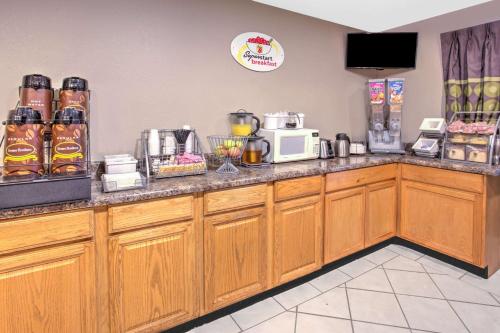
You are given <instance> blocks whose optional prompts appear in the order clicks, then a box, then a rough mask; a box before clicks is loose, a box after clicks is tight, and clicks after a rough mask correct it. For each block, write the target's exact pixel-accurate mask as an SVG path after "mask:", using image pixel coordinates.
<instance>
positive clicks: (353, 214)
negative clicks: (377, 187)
mask: <svg viewBox="0 0 500 333" xmlns="http://www.w3.org/2000/svg"><path fill="white" fill-rule="evenodd" d="M364 235H365V187H363V186H360V187H356V188H352V189H348V190H343V191H338V192H333V193H330V194H327V195H326V196H325V244H324V260H325V263H329V262H332V261H335V260H337V259H340V258H342V257H345V256H347V255H349V254H352V253H354V252H357V251H359V250H362V249H363V248H364V241H365V236H364Z"/></svg>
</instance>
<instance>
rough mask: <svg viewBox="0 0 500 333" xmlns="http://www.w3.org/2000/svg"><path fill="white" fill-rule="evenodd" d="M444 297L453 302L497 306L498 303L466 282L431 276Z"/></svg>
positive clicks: (446, 276)
mask: <svg viewBox="0 0 500 333" xmlns="http://www.w3.org/2000/svg"><path fill="white" fill-rule="evenodd" d="M431 277H432V279H433V280H434V282H436V284H437V286H438V287H439V290H441V292H442V293H443V294H444V297H445V298H446V299H449V300H454V301H464V302H472V303H481V304H490V305H498V302H497V301H496V300H495V299H493V297H492V296H491V295H490V294H489V293H488V292H487V291H484V290H483V289H479V288H477V287H474V286H472V285H470V284H468V283H466V282H463V281H461V280H458V279H456V278H453V277H450V276H448V275H437V274H431Z"/></svg>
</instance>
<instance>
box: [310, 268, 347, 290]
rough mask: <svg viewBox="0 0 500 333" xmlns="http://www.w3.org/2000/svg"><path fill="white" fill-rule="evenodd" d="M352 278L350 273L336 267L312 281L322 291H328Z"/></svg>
mask: <svg viewBox="0 0 500 333" xmlns="http://www.w3.org/2000/svg"><path fill="white" fill-rule="evenodd" d="M350 279H351V277H350V276H349V275H347V274H345V273H343V272H341V271H339V270H338V269H336V270H333V271H330V272H328V273H326V274H323V275H321V276H319V277H317V278H315V279H314V280H312V281H311V282H310V283H311V284H312V285H313V286H315V287H316V288H318V289H319V290H321V291H327V290H329V289H332V288H335V287H337V286H339V285H341V284H343V283H345V282H346V281H349V280H350Z"/></svg>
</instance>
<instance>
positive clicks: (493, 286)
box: [461, 270, 500, 295]
mask: <svg viewBox="0 0 500 333" xmlns="http://www.w3.org/2000/svg"><path fill="white" fill-rule="evenodd" d="M461 280H462V281H465V282H467V283H470V284H472V285H474V286H476V287H479V288H481V289H484V290H486V291H489V292H491V293H493V294H495V295H500V270H499V271H498V272H496V273H495V274H493V275H492V276H490V277H489V278H488V279H483V278H482V277H479V276H476V275H473V274H471V273H467V274H465V276H464V277H462V278H461Z"/></svg>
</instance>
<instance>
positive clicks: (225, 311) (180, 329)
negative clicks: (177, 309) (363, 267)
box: [163, 239, 392, 333]
mask: <svg viewBox="0 0 500 333" xmlns="http://www.w3.org/2000/svg"><path fill="white" fill-rule="evenodd" d="M391 243H392V239H389V240H386V241H384V242H382V243H379V244H376V245H373V246H371V247H369V248H366V249H363V250H361V251H359V252H356V253H354V254H352V255H350V256H347V257H345V258H342V259H340V260H337V261H335V262H332V263H330V264H327V265H325V266H323V267H322V268H321V269H320V270H318V271H315V272H312V273H310V274H308V275H305V276H302V277H300V278H298V279H296V280H293V281H290V282H287V283H285V284H282V285H280V286H277V287H274V288H273V289H270V290H266V291H264V292H262V293H260V294H257V295H255V296H252V297H249V298H246V299H244V300H242V301H239V302H238V303H235V304H231V305H229V306H227V307H225V308H222V309H220V310H217V311H214V312H211V313H209V314H206V315H204V316H202V317H198V318H195V319H193V320H191V321H188V322H186V323H184V324H181V325H179V326H176V327H174V328H171V329H169V330H166V331H163V333H184V332H187V331H189V330H191V329H193V328H195V327H198V326H201V325H203V324H206V323H209V322H211V321H214V320H216V319H219V318H222V317H225V316H227V315H229V314H231V313H233V312H236V311H239V310H241V309H244V308H246V307H249V306H250V305H253V304H255V303H257V302H260V301H263V300H265V299H266V298H269V297H272V296H276V295H278V294H281V293H282V292H284V291H287V290H289V289H292V288H295V287H297V286H300V285H301V284H304V283H306V282H309V281H311V280H313V279H315V278H317V277H319V276H321V275H323V274H325V273H328V272H330V271H333V270H334V269H337V268H338V267H340V266H343V265H345V264H347V263H349V262H351V261H354V260H356V259H359V258H361V257H364V256H366V255H367V254H370V253H372V252H375V251H377V250H379V249H381V248H383V247H386V246H387V245H389V244H391Z"/></svg>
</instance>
